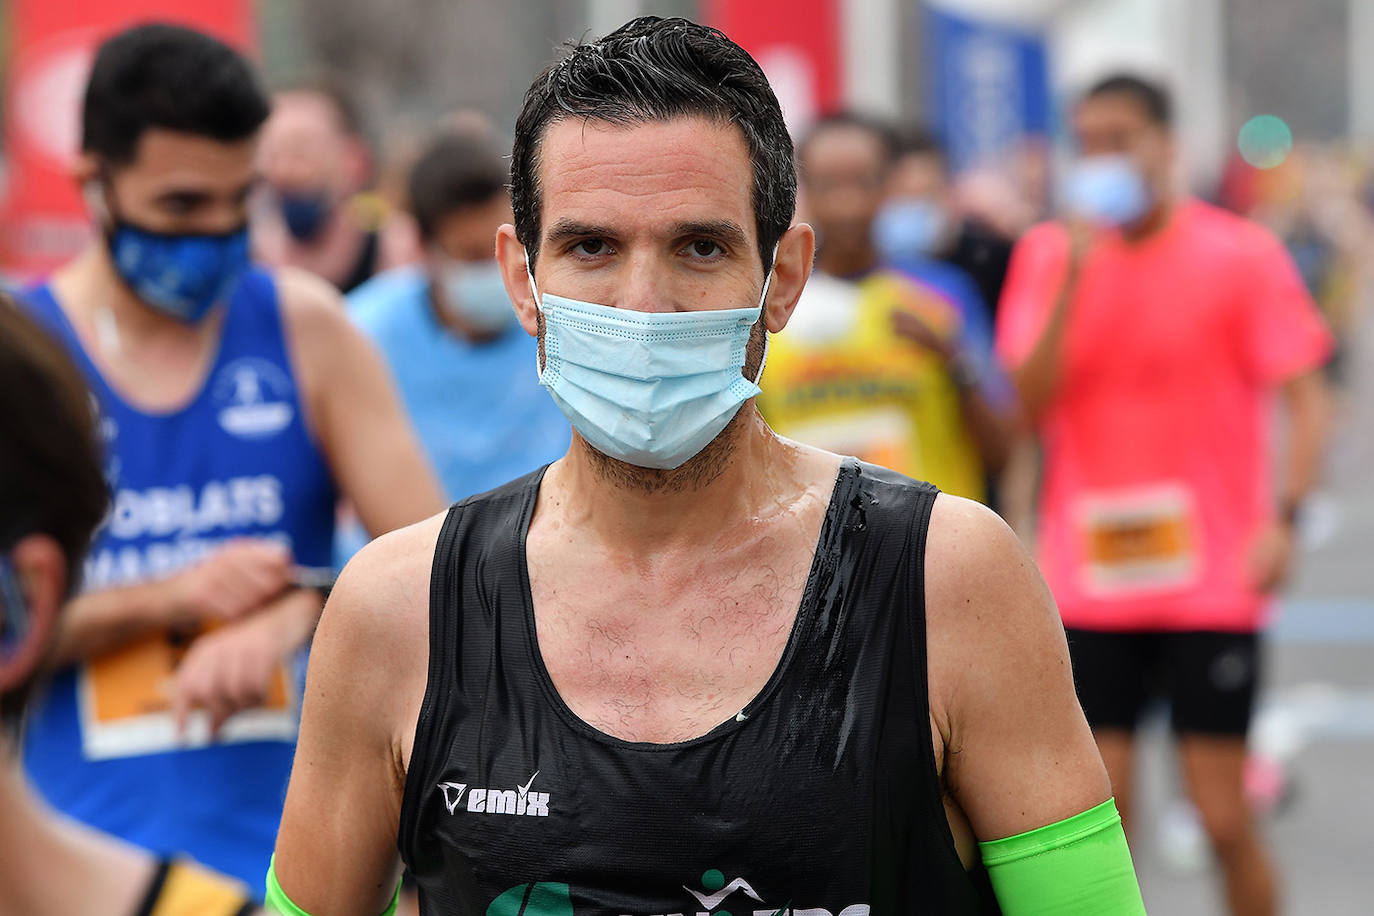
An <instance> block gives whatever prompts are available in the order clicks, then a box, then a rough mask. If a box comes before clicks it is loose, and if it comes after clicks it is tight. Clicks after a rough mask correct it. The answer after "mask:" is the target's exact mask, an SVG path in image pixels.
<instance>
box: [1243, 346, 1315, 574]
mask: <svg viewBox="0 0 1374 916" xmlns="http://www.w3.org/2000/svg"><path fill="white" fill-rule="evenodd" d="M1283 400H1284V406H1285V407H1286V408H1287V410H1288V419H1289V423H1288V437H1287V454H1285V455H1284V456H1283V461H1282V462H1281V465H1280V466H1281V467H1282V468H1283V478H1282V480H1281V481H1280V482H1279V505H1278V516H1277V517H1276V518H1275V519H1273V520H1272V521H1271V522H1270V523H1269V524H1268V525H1266V526H1264V527H1263V528H1262V529H1261V530H1260V531H1258V532H1256V533H1255V535H1254V538H1253V540H1252V541H1251V543H1250V556H1249V564H1250V579H1251V582H1252V583H1253V584H1254V586H1255V587H1256V588H1257V589H1259V590H1260V591H1263V592H1272V591H1274V590H1275V589H1277V588H1279V587H1280V586H1282V585H1283V584H1284V582H1285V581H1286V580H1287V579H1288V574H1289V572H1290V571H1291V568H1292V564H1293V548H1294V522H1295V521H1296V520H1297V514H1298V510H1299V509H1300V508H1301V506H1302V503H1303V500H1305V499H1306V498H1307V495H1308V494H1309V493H1311V492H1312V488H1313V487H1315V486H1316V485H1317V479H1318V477H1320V475H1321V466H1322V456H1323V455H1324V454H1325V452H1326V440H1327V435H1328V433H1329V427H1330V396H1329V394H1328V392H1327V388H1326V381H1325V380H1324V379H1323V377H1322V374H1321V370H1319V369H1317V370H1312V371H1310V372H1305V373H1303V374H1302V375H1299V376H1297V377H1295V378H1292V379H1290V380H1288V381H1287V382H1285V383H1284V385H1283Z"/></svg>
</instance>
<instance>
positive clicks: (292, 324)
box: [279, 270, 445, 536]
mask: <svg viewBox="0 0 1374 916" xmlns="http://www.w3.org/2000/svg"><path fill="white" fill-rule="evenodd" d="M279 286H280V289H281V296H282V302H283V305H284V311H285V314H286V315H287V320H288V324H289V329H290V335H289V337H290V340H291V344H292V351H293V354H294V356H295V359H296V361H297V365H298V366H299V368H300V373H301V377H302V383H303V385H304V386H305V389H306V400H307V402H308V404H309V407H310V421H311V425H312V427H313V429H314V431H315V433H316V435H317V436H318V438H319V441H320V444H321V446H322V448H323V450H324V453H325V455H326V456H327V458H328V460H329V464H330V467H331V468H332V469H333V472H334V479H335V480H336V481H337V483H338V485H339V489H340V490H341V491H342V492H343V494H344V496H345V497H347V498H348V500H349V501H350V502H351V503H352V504H353V506H354V508H355V509H356V511H357V513H358V517H359V518H360V519H361V520H362V523H363V527H365V528H366V529H367V530H368V532H369V533H370V534H372V535H373V536H376V535H379V534H383V533H385V532H387V531H393V530H395V529H397V528H400V527H402V526H404V525H409V524H412V523H414V522H417V521H419V520H420V519H422V518H425V517H427V516H429V515H432V514H434V513H435V512H438V511H439V510H440V509H441V508H442V507H443V506H444V504H445V500H444V498H443V494H442V492H441V490H440V488H439V484H438V482H437V481H436V480H435V476H434V472H433V471H432V470H431V469H430V466H429V462H428V461H427V460H426V459H425V456H424V453H423V452H422V451H421V449H420V443H419V440H418V439H417V438H416V436H415V432H414V430H412V429H411V426H410V422H409V421H408V420H407V418H406V416H405V413H404V412H403V411H402V409H401V404H400V401H399V399H398V397H397V395H396V391H395V389H394V388H393V386H392V383H391V378H390V375H389V374H388V372H387V369H386V366H385V365H384V364H383V362H382V358H381V356H380V355H379V354H378V353H377V351H376V349H375V348H374V347H373V346H372V344H371V343H370V342H368V340H367V338H365V337H364V336H363V335H362V333H361V332H360V331H358V329H357V328H355V327H354V326H353V324H352V323H351V322H350V321H349V320H348V317H347V316H346V315H345V314H344V312H343V304H342V301H341V300H340V299H339V296H338V294H337V293H336V292H335V291H334V290H333V288H332V287H330V286H329V285H328V284H326V283H325V282H324V281H323V280H320V279H319V278H318V277H314V276H311V275H309V274H303V273H300V272H298V271H291V270H282V271H281V272H280V274H279Z"/></svg>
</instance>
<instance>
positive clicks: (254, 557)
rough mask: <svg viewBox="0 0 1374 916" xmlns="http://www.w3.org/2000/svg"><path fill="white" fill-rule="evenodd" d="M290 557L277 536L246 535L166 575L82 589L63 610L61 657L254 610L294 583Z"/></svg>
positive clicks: (90, 654) (71, 658)
mask: <svg viewBox="0 0 1374 916" xmlns="http://www.w3.org/2000/svg"><path fill="white" fill-rule="evenodd" d="M290 559H291V558H290V555H289V554H288V553H287V552H286V551H285V550H284V549H283V548H282V547H281V546H280V545H278V544H276V543H274V542H271V541H266V540H259V539H253V538H239V539H236V540H233V541H229V542H228V543H226V544H224V545H223V546H221V547H220V548H218V549H217V550H215V551H214V552H213V553H211V554H210V555H209V556H207V557H206V558H205V559H204V560H202V561H201V562H199V563H197V564H195V565H194V566H191V567H189V568H187V569H185V570H183V571H181V572H180V573H177V574H176V575H174V576H170V577H168V578H166V579H160V580H156V581H152V582H145V583H141V584H138V585H125V586H117V587H113V588H105V589H98V590H96V591H93V592H88V593H87V594H84V595H79V596H77V597H76V598H73V599H72V600H71V601H70V602H69V603H68V605H67V607H66V609H65V610H64V611H63V613H62V618H61V623H60V625H59V630H58V635H57V644H56V648H55V650H54V661H55V662H56V663H57V664H58V665H69V664H74V663H76V662H79V661H84V660H85V659H88V658H94V657H96V656H98V655H102V654H104V653H105V652H108V651H110V650H112V649H117V648H119V647H120V646H122V645H124V644H126V643H128V642H130V641H132V640H135V639H137V638H139V637H141V636H143V635H145V634H147V633H150V632H153V631H156V630H162V629H166V628H169V627H193V626H199V625H200V624H202V623H204V622H206V621H208V620H221V621H227V620H234V619H237V618H239V617H241V616H243V615H245V614H249V613H252V612H254V611H256V610H258V609H259V608H260V607H261V606H262V605H263V604H264V603H265V602H267V601H268V600H269V599H271V598H274V597H276V596H278V595H280V594H281V593H282V591H283V590H284V589H285V588H286V587H287V584H288V577H289V572H290Z"/></svg>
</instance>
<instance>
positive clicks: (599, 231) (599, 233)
mask: <svg viewBox="0 0 1374 916" xmlns="http://www.w3.org/2000/svg"><path fill="white" fill-rule="evenodd" d="M614 235H615V233H614V232H612V231H611V230H610V229H608V228H607V227H605V226H593V225H592V224H590V223H579V222H577V221H576V220H571V219H560V220H559V221H558V222H556V223H554V224H553V225H552V226H550V227H549V234H548V237H547V239H546V241H548V242H550V243H553V242H566V241H570V240H572V239H585V238H603V237H607V236H614Z"/></svg>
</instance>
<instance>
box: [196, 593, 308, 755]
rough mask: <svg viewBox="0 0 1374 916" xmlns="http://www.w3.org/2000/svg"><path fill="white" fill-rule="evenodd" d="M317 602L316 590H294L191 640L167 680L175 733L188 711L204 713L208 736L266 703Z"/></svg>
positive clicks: (304, 634)
mask: <svg viewBox="0 0 1374 916" xmlns="http://www.w3.org/2000/svg"><path fill="white" fill-rule="evenodd" d="M321 604H322V602H321V600H320V596H319V594H318V593H317V592H314V591H311V590H307V589H297V590H294V591H291V592H288V593H287V594H286V595H283V596H282V597H280V598H278V599H277V600H275V601H273V602H272V603H271V604H269V605H268V606H267V607H264V608H263V609H262V610H261V611H260V612H259V613H256V614H253V615H252V616H250V617H247V618H245V619H242V620H238V621H235V622H233V623H229V624H227V625H225V626H223V627H220V628H218V629H215V630H213V631H211V632H209V633H206V634H205V635H204V636H201V637H199V638H197V639H196V640H195V642H193V643H192V644H191V648H190V649H189V650H188V651H187V653H186V656H185V658H183V659H182V660H181V664H180V665H178V666H177V671H176V676H175V677H174V679H173V683H172V714H173V717H174V718H175V720H176V724H177V733H178V734H184V733H185V730H186V720H187V718H188V717H189V716H190V713H191V710H192V709H196V708H201V709H204V710H206V711H207V712H208V713H209V714H210V733H211V735H214V734H217V733H218V732H219V729H220V726H222V725H223V724H224V722H225V720H226V719H228V718H229V717H230V716H232V715H233V714H234V713H236V712H239V711H241V710H244V709H252V708H254V707H257V706H261V705H262V704H263V703H264V702H266V700H267V694H268V690H269V689H270V688H271V686H272V678H273V677H274V676H275V674H276V672H277V670H278V667H279V666H280V665H281V664H282V663H283V662H285V661H286V660H287V659H288V658H289V657H290V656H291V654H292V653H293V652H295V651H296V650H297V649H299V648H300V647H301V646H302V645H304V644H305V642H306V640H307V639H309V638H310V634H311V633H313V632H314V627H315V622H316V621H317V620H318V619H319V614H320V606H321Z"/></svg>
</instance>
